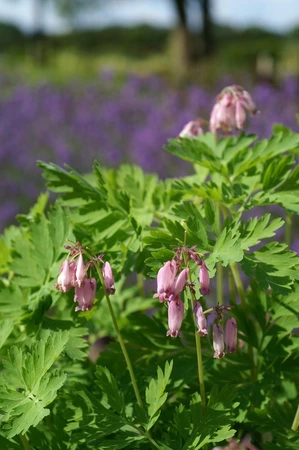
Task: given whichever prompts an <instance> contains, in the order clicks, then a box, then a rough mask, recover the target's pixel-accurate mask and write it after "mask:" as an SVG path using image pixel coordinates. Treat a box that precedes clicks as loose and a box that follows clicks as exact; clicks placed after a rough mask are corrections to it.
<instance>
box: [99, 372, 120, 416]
mask: <svg viewBox="0 0 299 450" xmlns="http://www.w3.org/2000/svg"><path fill="white" fill-rule="evenodd" d="M96 378H97V381H96V384H97V385H98V386H99V388H100V389H101V392H102V402H105V403H106V404H107V407H108V406H109V407H111V408H112V409H113V410H114V411H117V412H118V413H119V414H122V413H123V411H124V406H125V405H124V398H123V395H122V393H121V392H120V390H119V387H118V385H117V383H116V380H115V378H114V376H113V375H112V374H111V372H109V370H108V369H107V367H102V366H97V370H96Z"/></svg>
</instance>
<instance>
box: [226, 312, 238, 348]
mask: <svg viewBox="0 0 299 450" xmlns="http://www.w3.org/2000/svg"><path fill="white" fill-rule="evenodd" d="M237 334H238V330H237V322H236V319H234V318H233V317H232V318H231V319H229V320H228V321H227V322H226V326H225V343H226V352H227V353H234V352H235V351H236V347H237Z"/></svg>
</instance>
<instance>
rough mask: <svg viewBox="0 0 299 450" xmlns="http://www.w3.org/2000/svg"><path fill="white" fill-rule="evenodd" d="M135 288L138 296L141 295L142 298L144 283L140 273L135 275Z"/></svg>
mask: <svg viewBox="0 0 299 450" xmlns="http://www.w3.org/2000/svg"><path fill="white" fill-rule="evenodd" d="M137 286H138V290H139V294H140V295H141V297H144V282H143V274H142V273H137Z"/></svg>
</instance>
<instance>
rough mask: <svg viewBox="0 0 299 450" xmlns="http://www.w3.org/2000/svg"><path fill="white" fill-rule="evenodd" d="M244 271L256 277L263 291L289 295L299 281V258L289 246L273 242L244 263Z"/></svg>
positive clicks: (244, 260)
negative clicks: (268, 290) (270, 290)
mask: <svg viewBox="0 0 299 450" xmlns="http://www.w3.org/2000/svg"><path fill="white" fill-rule="evenodd" d="M241 265H242V269H243V270H244V272H245V273H246V275H247V276H249V277H251V276H253V277H255V279H256V281H257V283H258V285H259V286H260V288H261V289H264V290H266V289H268V287H270V288H272V289H273V290H274V291H275V292H278V293H281V294H284V295H285V294H288V293H289V292H290V291H291V289H292V285H293V283H294V280H298V279H299V272H298V267H299V258H298V256H297V254H296V253H295V252H291V251H290V250H289V249H288V247H287V245H285V244H279V243H277V242H272V243H270V244H268V245H265V246H264V247H262V248H261V249H260V250H256V251H255V252H253V253H252V254H250V255H246V256H245V257H244V259H243V261H242V264H241Z"/></svg>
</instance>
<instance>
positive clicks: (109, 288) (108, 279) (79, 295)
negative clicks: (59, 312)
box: [55, 242, 115, 311]
mask: <svg viewBox="0 0 299 450" xmlns="http://www.w3.org/2000/svg"><path fill="white" fill-rule="evenodd" d="M65 248H66V249H68V250H70V256H69V257H68V258H67V259H66V260H65V261H63V263H62V265H61V267H60V273H59V276H58V280H57V283H56V284H55V287H56V288H57V289H58V290H60V291H62V292H68V291H69V290H70V289H71V288H75V296H74V302H77V303H78V306H76V309H75V311H88V310H90V309H92V307H93V303H94V300H95V296H96V291H97V282H96V279H95V278H92V277H91V275H90V277H88V276H87V274H88V272H91V271H92V268H93V267H94V265H95V264H98V263H102V264H103V266H102V275H103V282H104V287H105V292H106V293H107V294H114V293H115V287H114V278H113V274H112V269H111V266H110V264H109V262H105V263H104V262H103V260H102V257H103V255H99V256H98V257H96V258H93V259H92V260H90V261H88V262H86V263H85V262H84V259H83V253H84V251H83V249H82V247H81V244H80V242H77V243H76V245H75V246H65Z"/></svg>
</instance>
